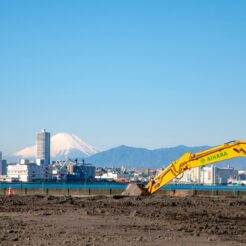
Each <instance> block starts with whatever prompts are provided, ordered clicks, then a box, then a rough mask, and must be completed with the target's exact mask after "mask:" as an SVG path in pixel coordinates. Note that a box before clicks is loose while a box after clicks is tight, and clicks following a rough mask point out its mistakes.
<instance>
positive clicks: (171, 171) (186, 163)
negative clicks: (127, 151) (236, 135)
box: [122, 140, 246, 195]
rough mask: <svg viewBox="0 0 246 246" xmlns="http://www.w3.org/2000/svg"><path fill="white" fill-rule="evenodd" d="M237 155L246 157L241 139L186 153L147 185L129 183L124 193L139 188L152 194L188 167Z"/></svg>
mask: <svg viewBox="0 0 246 246" xmlns="http://www.w3.org/2000/svg"><path fill="white" fill-rule="evenodd" d="M237 157H246V142H244V141H239V140H237V141H231V142H228V143H225V144H223V145H220V146H217V147H214V148H211V149H208V150H206V151H202V152H198V153H196V154H192V153H185V154H184V155H183V156H181V157H180V158H179V159H178V160H176V161H174V162H172V163H171V164H170V165H169V166H167V167H166V168H165V169H164V170H162V171H161V173H159V174H158V175H157V176H155V177H154V178H152V179H150V181H149V182H148V184H147V185H146V186H145V187H139V186H138V188H136V184H129V185H128V187H127V188H126V190H125V191H124V192H123V193H122V194H123V195H134V194H136V189H139V190H140V191H141V194H143V195H150V194H153V193H155V192H156V191H158V190H159V189H160V188H161V187H163V186H164V185H166V184H167V183H169V182H170V181H172V180H173V179H174V178H175V177H177V176H178V175H180V174H182V173H183V172H185V171H186V170H188V169H192V168H195V167H200V166H205V165H210V164H213V163H216V162H221V161H225V160H229V159H232V158H237Z"/></svg>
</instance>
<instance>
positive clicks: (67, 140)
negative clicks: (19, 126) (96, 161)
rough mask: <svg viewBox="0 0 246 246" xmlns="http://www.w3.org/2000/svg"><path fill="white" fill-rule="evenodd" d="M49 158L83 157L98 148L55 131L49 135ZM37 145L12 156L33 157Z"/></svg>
mask: <svg viewBox="0 0 246 246" xmlns="http://www.w3.org/2000/svg"><path fill="white" fill-rule="evenodd" d="M50 148H51V158H52V159H53V160H64V159H67V158H85V157H89V156H91V155H94V154H96V153H98V152H99V150H98V149H96V148H94V147H93V146H91V145H89V144H87V143H85V142H84V141H83V140H82V139H80V138H79V137H78V136H76V135H74V134H68V133H57V134H56V135H54V136H52V137H51V143H50ZM36 153H37V145H34V146H31V147H27V148H25V149H22V150H20V151H18V152H15V153H14V154H13V155H12V156H14V157H16V158H28V159H35V158H36Z"/></svg>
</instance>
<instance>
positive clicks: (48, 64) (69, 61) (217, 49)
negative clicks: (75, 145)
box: [0, 0, 246, 153]
mask: <svg viewBox="0 0 246 246" xmlns="http://www.w3.org/2000/svg"><path fill="white" fill-rule="evenodd" d="M245 11H246V2H245V1H233V0H231V1H226V0H223V1H222V0H216V1H214V0H211V1H195V0H194V1H189V0H188V1H182V0H180V1H175V0H172V1H171V0H170V1H162V0H160V1H143V0H141V1H140V0H139V1H137V0H135V1H132V0H131V1H130V0H129V1H127V0H124V1H115V0H112V1H108V0H105V1H99V0H98V1H68V0H67V1H62V0H59V1H45V0H42V1H1V2H0V88H1V96H0V112H1V121H0V149H1V150H3V151H4V152H5V153H9V152H12V151H15V150H18V149H20V148H22V147H26V146H28V145H32V144H33V143H34V142H35V137H36V136H35V135H36V132H37V131H39V130H41V129H43V128H46V129H47V130H49V131H50V132H51V133H52V134H55V133H57V132H69V133H75V134H76V135H78V136H80V137H81V138H83V139H84V140H85V141H87V142H89V143H90V144H92V145H94V146H96V147H98V148H100V149H107V148H110V147H114V146H117V145H121V144H125V145H130V146H141V147H147V148H159V147H167V146H175V145H179V144H185V145H190V146H194V145H216V144H221V143H223V142H225V141H229V140H232V139H246V130H245V125H246V112H245V111H246V110H245V108H244V106H245V95H246V92H245V89H246V46H245V44H246V15H245Z"/></svg>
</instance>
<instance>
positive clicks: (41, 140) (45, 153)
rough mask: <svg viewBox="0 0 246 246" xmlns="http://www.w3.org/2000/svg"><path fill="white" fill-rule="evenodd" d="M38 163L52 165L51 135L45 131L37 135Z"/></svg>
mask: <svg viewBox="0 0 246 246" xmlns="http://www.w3.org/2000/svg"><path fill="white" fill-rule="evenodd" d="M37 163H38V164H40V163H42V164H44V165H50V133H49V132H46V130H45V129H44V130H42V131H41V132H39V133H38V134H37Z"/></svg>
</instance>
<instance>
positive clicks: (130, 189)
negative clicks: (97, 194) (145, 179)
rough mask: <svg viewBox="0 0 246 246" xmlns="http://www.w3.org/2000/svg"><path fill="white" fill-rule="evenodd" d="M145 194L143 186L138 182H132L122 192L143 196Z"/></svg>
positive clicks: (124, 194)
mask: <svg viewBox="0 0 246 246" xmlns="http://www.w3.org/2000/svg"><path fill="white" fill-rule="evenodd" d="M143 194H144V190H143V188H141V186H140V185H138V184H136V183H130V184H128V185H127V187H126V188H125V190H124V191H123V192H122V193H121V195H122V196H141V195H143Z"/></svg>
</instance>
